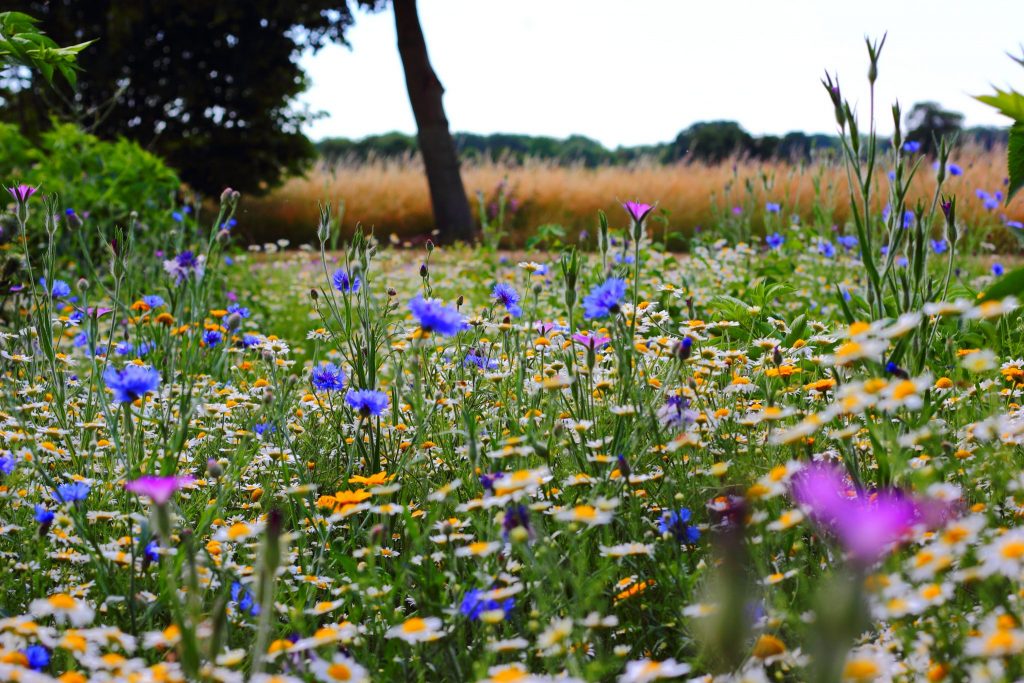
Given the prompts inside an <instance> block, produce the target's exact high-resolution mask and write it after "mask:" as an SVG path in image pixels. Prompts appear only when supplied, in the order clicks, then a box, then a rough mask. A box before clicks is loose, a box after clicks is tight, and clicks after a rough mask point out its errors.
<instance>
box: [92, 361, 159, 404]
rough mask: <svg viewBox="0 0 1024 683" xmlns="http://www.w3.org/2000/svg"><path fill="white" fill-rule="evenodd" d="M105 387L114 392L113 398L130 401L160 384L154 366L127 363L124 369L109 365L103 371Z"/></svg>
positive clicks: (153, 389) (121, 401)
mask: <svg viewBox="0 0 1024 683" xmlns="http://www.w3.org/2000/svg"><path fill="white" fill-rule="evenodd" d="M103 381H104V382H106V384H107V388H108V389H110V390H111V391H113V392H114V400H115V401H117V402H119V403H130V402H132V401H135V400H136V399H139V398H141V397H143V396H145V395H146V394H148V393H149V392H151V391H156V388H157V387H158V386H160V372H159V371H158V370H157V369H156V368H148V367H144V366H142V365H135V364H134V363H129V364H128V365H126V366H125V367H124V370H118V369H117V368H115V367H113V366H110V367H108V368H107V370H106V372H104V373H103Z"/></svg>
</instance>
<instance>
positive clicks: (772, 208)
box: [764, 202, 782, 213]
mask: <svg viewBox="0 0 1024 683" xmlns="http://www.w3.org/2000/svg"><path fill="white" fill-rule="evenodd" d="M764 210H765V211H767V212H768V213H778V212H780V211H782V206H781V205H780V204H777V203H775V202H767V203H766V204H765V205H764Z"/></svg>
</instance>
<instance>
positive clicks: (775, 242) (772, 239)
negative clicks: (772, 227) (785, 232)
mask: <svg viewBox="0 0 1024 683" xmlns="http://www.w3.org/2000/svg"><path fill="white" fill-rule="evenodd" d="M764 241H765V242H767V244H768V246H769V247H771V248H772V249H778V248H779V247H781V246H782V243H783V242H785V241H786V238H785V237H783V236H782V235H780V234H779V233H777V232H773V233H772V234H770V235H768V237H766V238H765V240H764Z"/></svg>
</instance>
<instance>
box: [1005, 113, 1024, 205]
mask: <svg viewBox="0 0 1024 683" xmlns="http://www.w3.org/2000/svg"><path fill="white" fill-rule="evenodd" d="M1006 163H1007V166H1008V167H1009V172H1010V185H1009V187H1008V188H1007V190H1006V201H1007V203H1009V201H1010V198H1011V197H1013V195H1015V194H1016V193H1017V190H1019V189H1020V188H1021V187H1022V186H1024V121H1018V122H1017V123H1015V124H1013V127H1012V128H1010V144H1009V146H1008V148H1007V159H1006Z"/></svg>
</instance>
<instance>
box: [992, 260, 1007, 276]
mask: <svg viewBox="0 0 1024 683" xmlns="http://www.w3.org/2000/svg"><path fill="white" fill-rule="evenodd" d="M1005 272H1006V269H1005V268H1003V264H1002V263H993V264H992V274H993V275H995V276H996V277H999V276H1000V275H1002V274H1003V273H1005Z"/></svg>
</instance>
